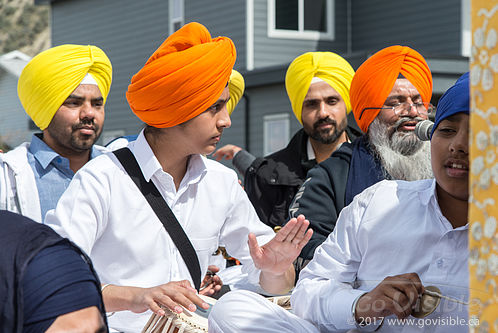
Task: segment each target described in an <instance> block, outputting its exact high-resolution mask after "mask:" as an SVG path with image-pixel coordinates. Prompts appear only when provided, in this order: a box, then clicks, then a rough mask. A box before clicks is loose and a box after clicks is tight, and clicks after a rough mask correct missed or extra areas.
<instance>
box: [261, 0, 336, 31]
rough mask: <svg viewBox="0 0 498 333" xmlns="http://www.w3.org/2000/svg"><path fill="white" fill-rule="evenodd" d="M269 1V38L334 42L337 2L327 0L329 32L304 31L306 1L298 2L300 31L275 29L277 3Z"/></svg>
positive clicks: (326, 16) (272, 0)
mask: <svg viewBox="0 0 498 333" xmlns="http://www.w3.org/2000/svg"><path fill="white" fill-rule="evenodd" d="M267 1H268V37H270V38H285V39H307V40H334V38H335V35H334V34H335V31H334V21H335V17H334V10H335V7H334V6H335V0H325V1H326V3H327V13H326V15H325V18H326V20H327V31H326V32H319V31H310V30H304V1H305V0H298V30H283V29H276V28H275V1H276V0H267ZM306 1H312V0H306Z"/></svg>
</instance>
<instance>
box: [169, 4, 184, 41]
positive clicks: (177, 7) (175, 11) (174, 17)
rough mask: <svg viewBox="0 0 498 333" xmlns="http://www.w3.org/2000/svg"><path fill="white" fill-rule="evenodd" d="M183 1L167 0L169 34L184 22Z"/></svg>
mask: <svg viewBox="0 0 498 333" xmlns="http://www.w3.org/2000/svg"><path fill="white" fill-rule="evenodd" d="M183 1H184V0H170V1H169V32H170V35H171V34H172V33H173V32H175V31H177V30H178V29H180V28H181V27H182V26H183V24H184V19H183Z"/></svg>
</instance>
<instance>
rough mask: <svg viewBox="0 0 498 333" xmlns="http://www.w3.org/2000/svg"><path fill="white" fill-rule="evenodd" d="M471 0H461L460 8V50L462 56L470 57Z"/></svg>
mask: <svg viewBox="0 0 498 333" xmlns="http://www.w3.org/2000/svg"><path fill="white" fill-rule="evenodd" d="M470 1H471V0H462V10H461V13H462V14H461V16H462V19H461V22H462V33H461V43H462V45H461V49H462V50H461V51H462V56H464V57H470V55H471V47H472V32H471V25H470V16H471V14H470V11H471V6H470Z"/></svg>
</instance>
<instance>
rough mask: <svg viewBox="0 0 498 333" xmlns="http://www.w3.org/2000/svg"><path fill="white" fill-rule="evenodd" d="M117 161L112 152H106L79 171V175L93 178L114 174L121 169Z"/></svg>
mask: <svg viewBox="0 0 498 333" xmlns="http://www.w3.org/2000/svg"><path fill="white" fill-rule="evenodd" d="M117 163H119V162H117V159H116V157H115V155H114V154H113V153H112V152H109V151H105V152H103V153H102V154H101V155H98V156H96V157H95V158H92V159H91V160H90V161H88V162H87V163H86V164H85V165H84V166H82V167H81V169H80V170H78V172H77V173H79V174H92V175H93V176H97V177H98V176H99V175H102V176H104V175H108V174H113V173H114V172H115V171H116V170H117V169H119V167H118V164H117Z"/></svg>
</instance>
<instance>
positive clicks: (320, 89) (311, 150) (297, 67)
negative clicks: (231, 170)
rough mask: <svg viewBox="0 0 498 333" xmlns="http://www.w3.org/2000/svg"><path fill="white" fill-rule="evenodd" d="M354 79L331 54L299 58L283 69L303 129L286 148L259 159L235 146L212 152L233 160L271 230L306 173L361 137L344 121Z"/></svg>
mask: <svg viewBox="0 0 498 333" xmlns="http://www.w3.org/2000/svg"><path fill="white" fill-rule="evenodd" d="M353 75H354V70H353V68H352V67H351V65H350V64H349V63H348V62H347V61H346V60H345V59H344V58H342V57H341V56H339V55H337V54H335V53H332V52H308V53H305V54H302V55H300V56H299V57H297V58H296V59H294V61H292V63H291V64H290V66H289V68H288V69H287V74H286V77H285V87H286V89H287V95H288V96H289V99H290V102H291V104H292V110H293V111H294V114H295V116H296V118H297V120H298V121H299V122H300V123H301V124H302V125H303V128H302V129H301V130H299V131H298V132H297V133H296V134H295V135H294V137H293V138H292V139H291V141H290V142H289V144H288V145H287V147H285V148H284V149H282V150H280V151H277V152H275V153H273V154H271V155H269V156H266V157H264V158H257V159H256V158H255V157H254V156H252V155H251V154H249V153H248V152H247V151H245V150H241V148H239V147H236V146H233V145H227V146H225V147H222V148H220V150H219V151H217V152H216V153H215V155H214V156H215V157H216V158H218V159H221V158H222V157H225V158H227V159H230V158H231V157H233V156H234V157H233V164H234V166H236V167H237V168H238V169H239V171H241V173H242V174H245V181H244V187H245V190H246V192H247V194H248V196H249V199H250V200H251V202H252V203H253V205H254V207H255V208H256V212H257V213H258V216H259V217H260V219H261V220H262V221H263V222H265V223H266V224H268V225H269V226H271V227H273V228H274V227H280V226H282V225H284V224H285V222H286V221H287V216H288V213H287V212H288V208H289V205H290V203H291V200H292V198H293V197H294V195H295V194H296V192H297V190H298V189H299V187H300V186H301V184H302V183H303V181H304V179H305V177H306V173H307V172H308V170H309V169H311V168H312V167H313V166H314V165H316V164H317V163H320V162H322V161H324V160H325V159H326V158H328V157H329V156H330V154H332V152H333V151H334V150H336V149H337V148H338V147H339V146H340V145H341V144H342V143H343V142H346V141H348V140H353V139H354V138H356V136H357V135H358V134H359V133H361V131H360V130H359V129H357V128H356V124H354V119H353V118H352V117H351V119H352V123H350V126H348V121H347V119H346V117H347V114H348V113H349V111H351V103H350V100H349V86H350V84H351V80H352V78H353ZM246 170H247V171H246ZM305 216H306V215H305Z"/></svg>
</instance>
